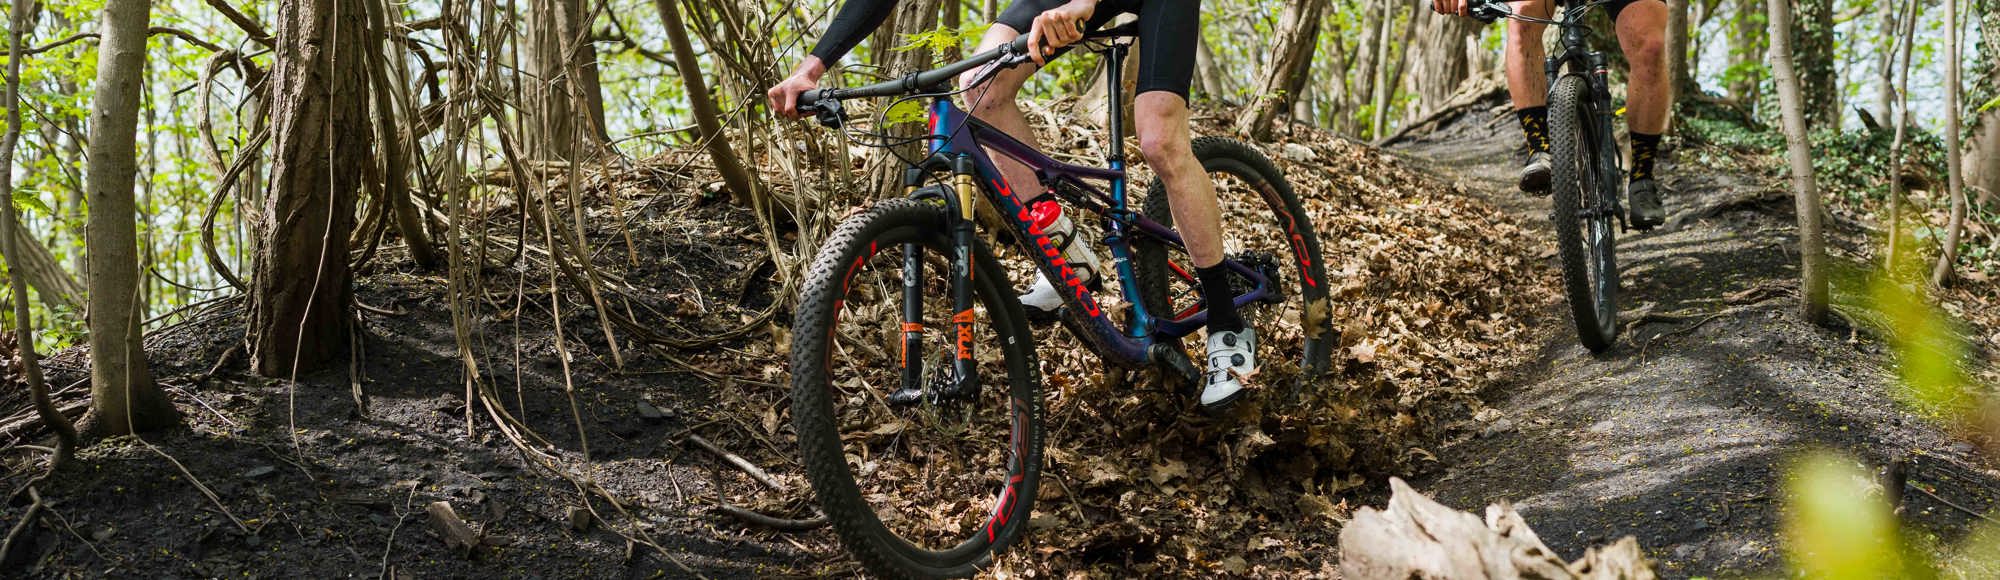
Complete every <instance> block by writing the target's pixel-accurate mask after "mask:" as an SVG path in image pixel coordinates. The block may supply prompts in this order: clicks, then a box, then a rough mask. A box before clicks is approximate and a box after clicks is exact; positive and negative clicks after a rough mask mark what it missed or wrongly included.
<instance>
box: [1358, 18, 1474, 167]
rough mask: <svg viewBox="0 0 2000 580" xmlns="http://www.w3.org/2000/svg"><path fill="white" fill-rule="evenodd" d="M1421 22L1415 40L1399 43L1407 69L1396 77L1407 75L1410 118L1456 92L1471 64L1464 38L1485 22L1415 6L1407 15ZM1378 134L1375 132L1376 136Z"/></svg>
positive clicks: (1445, 99)
mask: <svg viewBox="0 0 2000 580" xmlns="http://www.w3.org/2000/svg"><path fill="white" fill-rule="evenodd" d="M1410 17H1411V18H1413V19H1420V20H1422V21H1423V22H1421V23H1420V25H1421V27H1422V28H1421V29H1420V30H1421V32H1420V33H1418V34H1417V35H1416V41H1415V42H1407V43H1404V44H1403V50H1404V51H1406V52H1408V53H1409V56H1407V57H1405V58H1404V59H1402V60H1404V61H1407V62H1408V63H1409V65H1408V66H1409V67H1410V68H1409V72H1408V73H1407V74H1402V75H1398V77H1397V78H1401V79H1407V80H1408V82H1409V85H1410V94H1411V96H1412V97H1413V98H1415V99H1416V106H1414V107H1411V109H1410V111H1409V113H1410V116H1411V118H1421V117H1422V116H1423V115H1426V114H1429V113H1430V112H1431V111H1435V110H1437V108H1438V106H1440V105H1442V104H1444V102H1445V101H1448V100H1451V96H1452V95H1453V94H1456V93H1457V92H1458V88H1459V86H1460V85H1462V84H1464V83H1465V79H1467V78H1469V77H1471V76H1472V67H1471V66H1470V63H1469V62H1468V61H1467V60H1466V59H1467V54H1466V50H1465V41H1466V38H1468V37H1472V38H1476V37H1478V35H1479V31H1480V30H1482V29H1484V28H1485V26H1484V25H1482V24H1480V22H1479V21H1477V20H1472V19H1470V18H1460V17H1457V16H1447V15H1443V14H1437V13H1435V12H1431V11H1430V10H1421V9H1420V10H1417V11H1415V12H1413V13H1412V14H1411V15H1410ZM1377 138H1378V139H1379V138H1380V137H1379V136H1378V137H1377Z"/></svg>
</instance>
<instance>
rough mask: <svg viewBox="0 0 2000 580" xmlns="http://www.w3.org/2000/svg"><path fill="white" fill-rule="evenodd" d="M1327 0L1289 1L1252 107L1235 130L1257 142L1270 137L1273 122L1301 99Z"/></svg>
mask: <svg viewBox="0 0 2000 580" xmlns="http://www.w3.org/2000/svg"><path fill="white" fill-rule="evenodd" d="M1325 10H1326V0H1289V1H1288V2H1286V3H1285V12H1284V14H1283V15H1282V16H1280V17H1279V18H1278V28H1277V30H1276V32H1277V34H1278V38H1277V39H1276V40H1275V41H1273V42H1272V43H1271V52H1270V56H1269V60H1267V61H1266V65H1267V66H1265V67H1264V74H1263V81H1262V82H1259V83H1258V84H1257V90H1256V93H1254V94H1253V95H1252V98H1253V99H1255V100H1254V101H1252V102H1251V105H1250V108H1249V109H1247V110H1245V111H1243V114H1242V115H1240V116H1238V117H1237V119H1236V131H1237V132H1239V133H1243V134H1246V135H1249V136H1250V138H1252V139H1256V140H1258V141H1269V140H1271V124H1272V123H1273V122H1275V121H1277V119H1278V114H1279V113H1281V112H1284V111H1285V110H1286V109H1287V108H1288V107H1290V106H1291V103H1292V101H1293V100H1295V99H1297V98H1298V93H1297V90H1298V89H1296V88H1294V87H1298V86H1303V85H1304V84H1305V83H1304V82H1303V78H1304V77H1305V76H1307V75H1310V74H1311V73H1312V71H1311V70H1310V68H1309V67H1308V66H1307V65H1306V63H1309V62H1311V61H1312V54H1313V51H1314V49H1315V48H1317V47H1318V46H1319V21H1320V15H1321V14H1322V13H1323V12H1325Z"/></svg>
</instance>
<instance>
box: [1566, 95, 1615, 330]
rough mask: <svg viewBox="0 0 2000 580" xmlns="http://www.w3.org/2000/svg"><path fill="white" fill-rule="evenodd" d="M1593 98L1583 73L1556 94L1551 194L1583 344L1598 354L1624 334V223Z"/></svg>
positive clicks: (1568, 292) (1568, 290)
mask: <svg viewBox="0 0 2000 580" xmlns="http://www.w3.org/2000/svg"><path fill="white" fill-rule="evenodd" d="M1589 99H1590V83H1589V82H1588V81H1587V80H1585V79H1584V77H1583V76H1581V75H1574V74H1572V75H1566V76H1564V77H1562V78H1561V79H1558V80H1557V81H1556V84H1555V88H1554V89H1553V90H1551V91H1549V152H1550V156H1551V157H1552V158H1553V162H1554V163H1553V165H1554V171H1553V177H1552V179H1551V182H1550V192H1549V193H1550V196H1551V197H1552V198H1553V200H1552V201H1553V202H1554V204H1555V210H1554V212H1552V220H1553V221H1554V226H1555V230H1556V244H1557V255H1558V256H1559V257H1560V259H1561V260H1562V273H1563V293H1564V294H1565V295H1567V296H1568V297H1569V307H1570V315H1571V317H1572V318H1573V319H1574V320H1575V321H1576V332H1577V339H1578V340H1579V341H1581V342H1582V343H1583V346H1584V347H1585V348H1588V349H1590V351H1591V352H1604V351H1605V350H1609V349H1610V348H1611V345H1612V341H1613V339H1615V338H1617V336H1618V259H1617V253H1616V246H1617V229H1616V227H1615V225H1614V222H1615V220H1616V219H1617V218H1616V216H1614V215H1612V214H1613V213H1615V210H1613V209H1611V208H1612V207H1613V204H1612V203H1611V201H1612V200H1610V199H1605V193H1606V192H1609V191H1612V189H1611V188H1612V187H1615V185H1613V184H1612V182H1611V181H1610V180H1615V179H1617V178H1618V176H1616V175H1604V174H1603V173H1604V168H1605V167H1606V166H1607V164H1605V163H1602V161H1603V160H1602V159H1600V158H1599V156H1600V155H1605V154H1608V150H1609V149H1610V147H1611V146H1610V144H1608V143H1600V142H1599V140H1600V137H1599V136H1600V135H1601V134H1602V132H1600V131H1599V130H1598V127H1597V123H1598V118H1599V117H1598V114H1597V111H1594V110H1592V109H1591V107H1590V105H1589V104H1588V103H1589V102H1590V101H1589Z"/></svg>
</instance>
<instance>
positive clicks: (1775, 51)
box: [1765, 0, 1827, 324]
mask: <svg viewBox="0 0 2000 580" xmlns="http://www.w3.org/2000/svg"><path fill="white" fill-rule="evenodd" d="M1808 1H1809V2H1810V1H1813V0H1808ZM1765 3H1766V5H1767V9H1768V10H1769V11H1770V22H1771V72H1772V74H1773V75H1775V76H1776V79H1777V85H1778V101H1779V106H1780V108H1781V109H1782V111H1781V116H1782V117H1783V118H1784V132H1785V150H1786V152H1787V155H1786V157H1787V159H1788V160H1789V161H1790V162H1791V172H1792V195H1793V197H1794V198H1795V200H1796V207H1797V211H1798V214H1799V296H1800V297H1802V298H1803V300H1801V302H1800V313H1801V315H1802V316H1804V317H1805V319H1806V320H1807V321H1809V322H1812V323H1814V324H1825V323H1826V313H1827V280H1826V237H1825V234H1824V233H1823V232H1822V231H1821V230H1820V219H1821V218H1820V199H1819V183H1818V181H1817V180H1816V179H1815V178H1814V176H1813V166H1812V155H1813V153H1812V145H1811V144H1810V143H1807V142H1806V115H1805V113H1806V111H1805V108H1806V105H1807V100H1806V98H1805V96H1804V95H1803V94H1801V92H1802V91H1801V90H1800V86H1799V85H1800V82H1799V72H1798V70H1797V67H1794V66H1793V64H1792V63H1793V61H1792V39H1791V35H1789V34H1787V33H1786V31H1789V30H1792V6H1791V4H1790V0H1766V2H1765Z"/></svg>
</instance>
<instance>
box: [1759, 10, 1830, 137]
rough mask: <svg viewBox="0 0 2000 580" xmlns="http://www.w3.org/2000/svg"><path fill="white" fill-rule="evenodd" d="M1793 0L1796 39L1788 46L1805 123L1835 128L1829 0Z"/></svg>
mask: <svg viewBox="0 0 2000 580" xmlns="http://www.w3.org/2000/svg"><path fill="white" fill-rule="evenodd" d="M1794 1H1795V2H1797V3H1798V7H1799V13H1798V22H1796V23H1795V24H1794V25H1793V27H1792V28H1791V30H1793V31H1795V32H1794V34H1796V35H1797V36H1794V37H1792V38H1795V39H1797V40H1796V42H1795V43H1794V44H1793V45H1792V49H1793V51H1794V53H1795V56H1796V57H1797V58H1798V60H1797V61H1794V62H1795V63H1796V66H1797V68H1798V73H1799V75H1798V77H1797V79H1798V81H1799V91H1800V96H1801V97H1803V98H1804V99H1805V103H1804V106H1805V109H1804V111H1803V112H1804V113H1805V115H1806V126H1807V127H1809V128H1821V127H1826V128H1831V129H1835V130H1839V129H1840V119H1841V115H1840V110H1841V109H1840V78H1839V75H1837V74H1835V71H1834V63H1835V62H1836V60H1835V59H1836V58H1837V55H1836V54H1835V53H1834V50H1833V48H1834V47H1833V0H1794ZM1775 42H1776V39H1775V38H1774V39H1773V43H1774V44H1775ZM1774 48H1775V46H1774Z"/></svg>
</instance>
